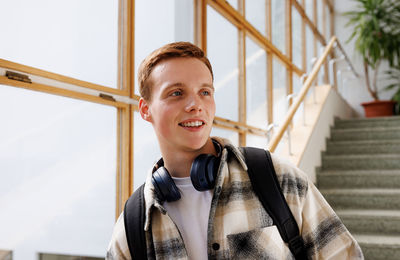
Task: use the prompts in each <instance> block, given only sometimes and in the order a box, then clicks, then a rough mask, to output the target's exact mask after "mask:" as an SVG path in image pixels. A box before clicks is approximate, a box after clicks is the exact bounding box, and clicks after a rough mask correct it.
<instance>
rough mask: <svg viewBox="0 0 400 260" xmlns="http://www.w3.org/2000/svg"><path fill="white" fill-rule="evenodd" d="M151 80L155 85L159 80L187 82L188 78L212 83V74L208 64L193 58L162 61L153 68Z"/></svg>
mask: <svg viewBox="0 0 400 260" xmlns="http://www.w3.org/2000/svg"><path fill="white" fill-rule="evenodd" d="M150 78H151V80H152V81H153V82H154V83H155V82H156V81H158V80H185V79H188V78H197V79H199V80H200V79H201V80H211V81H212V75H211V72H210V70H209V69H208V67H207V66H206V64H204V62H203V61H201V60H199V59H197V58H192V57H184V58H183V57H178V58H169V59H166V60H162V61H160V62H159V63H158V64H157V65H156V66H155V67H154V68H153V70H152V72H151V74H150Z"/></svg>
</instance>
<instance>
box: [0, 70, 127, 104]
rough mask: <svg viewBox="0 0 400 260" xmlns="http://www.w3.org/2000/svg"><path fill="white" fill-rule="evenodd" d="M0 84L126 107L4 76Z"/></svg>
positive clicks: (0, 78)
mask: <svg viewBox="0 0 400 260" xmlns="http://www.w3.org/2000/svg"><path fill="white" fill-rule="evenodd" d="M0 84H3V85H8V86H13V87H18V88H24V89H29V90H34V91H40V92H44V93H48V94H53V95H58V96H64V97H69V98H75V99H80V100H86V101H90V102H94V103H98V104H103V105H109V106H114V107H118V108H125V107H127V106H128V105H127V104H125V103H122V102H118V101H109V100H107V99H104V98H101V97H97V96H93V95H89V94H85V93H80V92H76V91H72V90H68V89H62V88H56V87H53V86H49V85H45V84H39V83H26V82H21V81H17V80H11V79H9V78H7V77H6V76H0Z"/></svg>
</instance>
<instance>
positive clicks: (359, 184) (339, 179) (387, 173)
mask: <svg viewBox="0 0 400 260" xmlns="http://www.w3.org/2000/svg"><path fill="white" fill-rule="evenodd" d="M317 183H318V187H319V188H322V189H323V188H400V169H397V170H353V171H340V170H338V171H333V170H330V171H321V172H319V173H318V175H317Z"/></svg>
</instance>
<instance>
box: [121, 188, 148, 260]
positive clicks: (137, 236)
mask: <svg viewBox="0 0 400 260" xmlns="http://www.w3.org/2000/svg"><path fill="white" fill-rule="evenodd" d="M144 221H145V203H144V184H143V185H142V186H140V187H139V188H138V189H137V190H136V191H135V192H134V193H133V194H132V196H131V197H130V198H129V199H128V200H127V201H126V203H125V208H124V224H125V234H126V240H127V241H128V247H129V252H130V253H131V258H132V259H133V260H135V259H147V246H146V236H145V234H144Z"/></svg>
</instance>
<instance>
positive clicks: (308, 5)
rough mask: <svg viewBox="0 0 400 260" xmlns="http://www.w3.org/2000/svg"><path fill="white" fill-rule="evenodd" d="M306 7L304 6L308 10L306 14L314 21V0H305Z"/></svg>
mask: <svg viewBox="0 0 400 260" xmlns="http://www.w3.org/2000/svg"><path fill="white" fill-rule="evenodd" d="M305 5H306V6H305V8H304V10H305V11H306V15H307V16H308V18H309V19H310V20H311V21H314V19H313V17H314V15H313V9H314V7H313V6H314V3H313V0H305Z"/></svg>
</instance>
